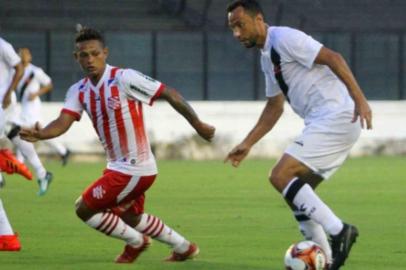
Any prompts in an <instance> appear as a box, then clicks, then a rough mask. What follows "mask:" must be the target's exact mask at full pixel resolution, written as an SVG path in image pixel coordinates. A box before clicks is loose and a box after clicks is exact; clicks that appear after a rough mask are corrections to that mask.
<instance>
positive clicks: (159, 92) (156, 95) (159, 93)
mask: <svg viewBox="0 0 406 270" xmlns="http://www.w3.org/2000/svg"><path fill="white" fill-rule="evenodd" d="M165 88H166V85H165V84H163V83H161V85H160V86H159V88H158V91H156V93H155V95H154V96H153V97H152V98H151V100H150V101H149V105H152V104H154V101H155V100H156V99H157V98H159V96H160V95H161V94H162V92H163V91H164V89H165Z"/></svg>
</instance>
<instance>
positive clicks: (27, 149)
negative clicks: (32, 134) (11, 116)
mask: <svg viewBox="0 0 406 270" xmlns="http://www.w3.org/2000/svg"><path fill="white" fill-rule="evenodd" d="M19 131H20V127H19V126H18V125H13V127H12V128H11V130H10V132H8V134H7V137H8V138H9V140H10V141H11V142H12V143H13V144H14V145H15V146H16V147H17V149H18V150H20V151H21V153H22V154H23V156H24V158H26V159H27V161H28V162H29V163H30V165H31V166H32V167H33V168H34V171H35V174H36V175H37V182H38V185H39V191H38V195H39V196H42V195H44V194H45V193H46V192H47V190H48V187H49V185H50V183H51V182H52V178H53V176H52V173H51V172H48V171H47V170H46V169H45V167H44V165H43V164H42V162H41V160H40V159H39V157H38V154H37V152H36V151H35V148H34V145H33V144H32V143H30V142H27V141H24V140H22V139H21V138H20V136H19V135H18V132H19Z"/></svg>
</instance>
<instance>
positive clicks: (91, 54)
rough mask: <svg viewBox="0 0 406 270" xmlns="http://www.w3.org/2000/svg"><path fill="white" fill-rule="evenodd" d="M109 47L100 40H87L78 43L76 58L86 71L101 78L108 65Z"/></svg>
mask: <svg viewBox="0 0 406 270" xmlns="http://www.w3.org/2000/svg"><path fill="white" fill-rule="evenodd" d="M107 56H108V49H107V48H106V47H104V46H103V44H102V43H101V42H100V41H98V40H87V41H83V42H78V43H76V51H75V58H76V61H78V63H79V65H80V66H81V68H82V70H83V71H84V73H85V74H86V75H87V76H89V77H91V78H95V79H100V78H101V76H102V75H103V72H104V68H105V67H106V59H107Z"/></svg>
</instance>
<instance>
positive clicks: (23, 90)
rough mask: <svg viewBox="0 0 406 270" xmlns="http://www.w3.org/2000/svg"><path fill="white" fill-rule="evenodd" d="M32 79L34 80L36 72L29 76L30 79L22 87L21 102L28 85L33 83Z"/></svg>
mask: <svg viewBox="0 0 406 270" xmlns="http://www.w3.org/2000/svg"><path fill="white" fill-rule="evenodd" d="M32 78H34V71H31V73H30V75H29V76H28V78H27V79H26V80H25V81H24V84H23V85H22V86H21V88H20V95H19V96H18V97H19V100H20V101H21V100H22V99H23V96H24V93H25V90H26V89H27V87H28V85H29V84H30V82H31V81H32Z"/></svg>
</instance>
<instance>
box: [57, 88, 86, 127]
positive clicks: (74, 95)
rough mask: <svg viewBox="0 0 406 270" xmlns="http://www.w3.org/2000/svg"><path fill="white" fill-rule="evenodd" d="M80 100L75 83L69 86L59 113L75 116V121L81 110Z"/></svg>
mask: <svg viewBox="0 0 406 270" xmlns="http://www.w3.org/2000/svg"><path fill="white" fill-rule="evenodd" d="M82 102H83V101H82V100H81V94H80V91H79V86H78V85H77V84H75V85H73V86H72V87H71V88H69V90H68V92H67V93H66V97H65V103H64V105H63V109H62V111H61V113H66V114H69V115H72V116H73V117H75V119H76V121H79V120H80V118H81V116H82V112H83V105H82Z"/></svg>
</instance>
